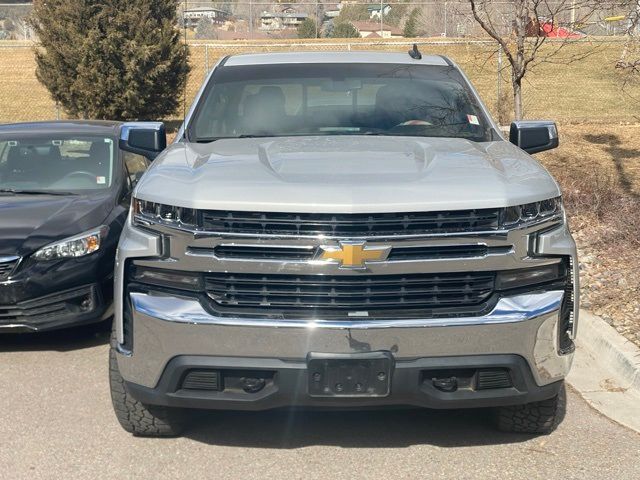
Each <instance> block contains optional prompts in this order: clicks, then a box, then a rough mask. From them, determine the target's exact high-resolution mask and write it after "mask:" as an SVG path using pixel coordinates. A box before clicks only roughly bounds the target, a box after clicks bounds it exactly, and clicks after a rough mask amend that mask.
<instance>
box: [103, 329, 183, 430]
mask: <svg viewBox="0 0 640 480" xmlns="http://www.w3.org/2000/svg"><path fill="white" fill-rule="evenodd" d="M115 342H116V339H115V332H112V333H111V342H110V343H111V348H110V349H109V385H110V387H111V402H112V404H113V409H114V410H115V413H116V417H117V418H118V421H119V422H120V425H122V428H124V429H125V430H126V431H127V432H129V433H132V434H133V435H136V436H140V437H174V436H177V435H180V433H181V432H182V431H183V430H184V427H185V416H184V412H182V411H181V410H178V409H172V408H167V407H161V406H156V405H145V404H143V403H142V402H139V401H138V400H136V399H134V398H133V397H131V395H129V393H128V392H127V390H126V388H125V386H124V379H123V378H122V375H120V370H119V369H118V361H117V359H116V351H115Z"/></svg>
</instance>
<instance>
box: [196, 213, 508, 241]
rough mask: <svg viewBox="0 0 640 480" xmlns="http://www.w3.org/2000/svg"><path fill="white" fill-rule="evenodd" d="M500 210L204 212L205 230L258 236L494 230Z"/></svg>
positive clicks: (360, 234) (390, 234) (404, 233)
mask: <svg viewBox="0 0 640 480" xmlns="http://www.w3.org/2000/svg"><path fill="white" fill-rule="evenodd" d="M499 219H500V209H481V210H459V211H445V212H418V213H416V212H411V213H375V214H357V213H355V214H322V213H278V212H241V211H204V212H202V225H203V228H204V230H207V231H213V232H220V233H243V234H257V235H261V234H262V235H302V234H307V235H314V234H324V235H350V236H369V235H389V236H395V235H406V234H414V235H415V234H431V233H449V232H460V231H465V232H468V231H491V230H496V229H498V227H499Z"/></svg>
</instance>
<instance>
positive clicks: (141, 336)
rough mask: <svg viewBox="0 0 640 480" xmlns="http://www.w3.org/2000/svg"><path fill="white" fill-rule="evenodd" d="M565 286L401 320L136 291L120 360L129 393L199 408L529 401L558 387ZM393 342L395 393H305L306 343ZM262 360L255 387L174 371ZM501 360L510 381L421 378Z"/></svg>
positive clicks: (562, 370) (567, 362) (356, 347)
mask: <svg viewBox="0 0 640 480" xmlns="http://www.w3.org/2000/svg"><path fill="white" fill-rule="evenodd" d="M563 295H564V293H563V292H562V291H548V292H544V291H541V292H537V293H531V294H526V295H519V296H514V297H508V298H503V299H501V300H500V301H499V302H498V304H497V305H496V307H495V308H494V309H493V311H492V312H490V313H489V314H488V315H484V316H479V317H464V318H455V319H452V318H446V319H412V320H398V321H383V320H355V321H350V322H345V321H323V320H318V321H315V322H309V321H308V320H265V319H255V320H251V319H246V318H238V319H234V318H223V317H215V316H212V315H211V314H209V313H208V312H206V311H205V310H204V309H203V308H202V307H201V306H200V303H199V302H198V301H197V300H195V299H191V298H187V297H185V298H179V297H175V296H169V295H165V294H162V293H132V294H131V295H130V300H131V320H132V324H133V325H134V326H135V327H134V328H135V331H134V334H133V343H132V350H131V351H132V353H129V352H127V351H124V350H121V351H120V353H119V355H118V357H117V358H118V366H119V368H120V371H121V374H122V376H123V377H124V379H125V380H126V382H127V384H128V388H129V391H130V392H131V393H132V395H134V396H136V397H138V398H139V399H140V400H141V401H145V402H147V403H157V404H165V405H181V406H193V407H198V408H253V409H260V408H273V407H277V406H284V405H311V406H318V405H327V406H339V405H345V406H363V405H398V404H403V405H406V404H411V405H421V406H429V407H434V408H452V407H456V408H457V407H464V406H470V407H473V406H476V407H477V406H490V405H503V404H510V403H526V402H529V401H535V400H540V399H543V398H548V397H551V396H553V395H555V394H556V393H557V389H558V388H559V387H558V385H559V383H558V382H560V381H561V380H562V379H563V378H564V377H565V375H566V374H567V373H568V371H569V368H570V366H571V361H572V357H573V356H572V354H566V355H562V354H560V353H559V348H558V321H559V313H560V307H561V303H562V298H563ZM364 352H390V353H391V355H392V356H393V358H394V362H395V369H394V371H393V373H392V393H391V395H389V396H388V397H384V398H376V399H351V398H349V399H343V398H339V399H336V398H332V399H316V398H311V397H309V396H308V395H307V393H306V390H305V388H306V384H307V383H306V382H307V371H306V359H307V356H308V355H309V354H310V353H323V354H337V355H340V354H361V353H364ZM198 366H200V367H201V366H206V367H207V368H214V369H236V370H237V369H267V370H270V371H273V372H276V375H275V377H274V378H275V379H276V380H275V385H274V388H273V389H272V390H271V391H270V390H268V389H266V390H264V391H262V392H261V393H257V394H254V395H249V396H247V395H245V396H240V397H239V398H238V396H237V394H232V393H229V394H228V395H225V393H224V392H217V393H216V394H214V395H211V394H209V395H204V397H203V394H202V392H200V393H198V392H195V393H194V392H185V391H184V390H181V389H180V385H179V384H178V383H176V382H178V380H177V379H179V378H180V375H181V373H180V372H182V371H184V370H185V369H188V368H196V367H198ZM452 367H455V368H473V369H478V368H486V367H501V368H506V369H508V370H509V371H510V376H511V378H512V379H513V386H512V387H510V388H505V389H495V390H483V391H473V390H468V391H458V392H457V393H455V394H454V393H444V392H435V391H434V389H433V387H430V386H428V385H425V384H423V383H422V382H421V381H420V378H421V372H423V371H424V370H433V369H436V370H437V369H450V368H452Z"/></svg>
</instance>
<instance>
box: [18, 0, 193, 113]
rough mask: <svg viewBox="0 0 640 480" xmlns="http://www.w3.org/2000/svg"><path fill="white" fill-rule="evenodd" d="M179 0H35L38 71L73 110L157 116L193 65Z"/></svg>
mask: <svg viewBox="0 0 640 480" xmlns="http://www.w3.org/2000/svg"><path fill="white" fill-rule="evenodd" d="M177 3H178V2H177V0H136V1H135V2H132V1H130V0H35V1H34V9H33V14H32V17H31V24H32V26H33V28H34V30H35V33H36V35H37V37H38V38H39V41H40V45H39V48H38V49H37V51H36V62H37V69H36V76H37V78H38V80H39V81H40V82H41V83H42V84H43V85H44V86H45V87H47V89H48V90H49V92H50V93H51V96H52V97H53V99H54V100H55V101H56V102H58V103H60V105H62V107H63V108H64V109H65V110H66V111H67V113H68V114H69V115H70V116H72V117H81V118H95V119H115V120H129V119H141V120H143V119H144V120H147V119H157V118H162V117H165V116H167V115H170V114H172V113H174V112H175V111H176V109H177V108H178V106H179V105H180V100H181V98H182V95H181V92H182V91H183V88H184V85H185V82H186V77H187V74H188V72H189V65H188V51H187V49H186V48H185V46H184V44H183V42H182V40H181V37H180V30H179V29H178V28H177Z"/></svg>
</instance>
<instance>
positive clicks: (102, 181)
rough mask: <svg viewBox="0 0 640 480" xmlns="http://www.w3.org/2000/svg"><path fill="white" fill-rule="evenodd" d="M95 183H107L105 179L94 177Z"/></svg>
mask: <svg viewBox="0 0 640 480" xmlns="http://www.w3.org/2000/svg"><path fill="white" fill-rule="evenodd" d="M96 183H97V184H98V185H104V184H105V183H107V177H96Z"/></svg>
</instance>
